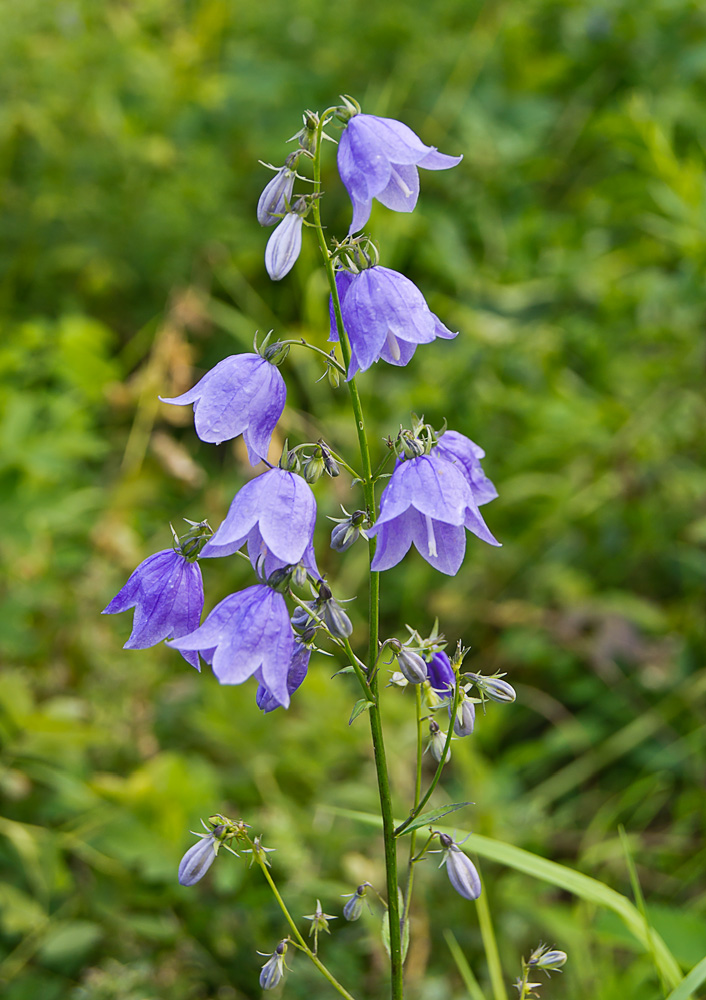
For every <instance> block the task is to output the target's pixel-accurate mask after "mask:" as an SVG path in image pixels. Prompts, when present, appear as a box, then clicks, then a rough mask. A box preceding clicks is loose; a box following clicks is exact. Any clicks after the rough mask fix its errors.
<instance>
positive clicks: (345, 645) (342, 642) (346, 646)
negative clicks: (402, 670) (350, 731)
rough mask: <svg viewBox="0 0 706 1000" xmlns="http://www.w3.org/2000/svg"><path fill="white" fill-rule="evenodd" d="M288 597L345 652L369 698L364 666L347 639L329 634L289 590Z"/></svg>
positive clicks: (318, 618) (318, 617) (303, 602)
mask: <svg viewBox="0 0 706 1000" xmlns="http://www.w3.org/2000/svg"><path fill="white" fill-rule="evenodd" d="M289 596H290V597H291V599H292V600H293V601H294V603H295V604H297V605H298V606H299V607H300V608H304V610H305V611H306V612H307V614H308V615H309V617H310V618H313V619H314V621H315V622H316V623H317V625H319V626H320V627H321V628H322V629H323V630H324V632H325V633H326V635H327V636H328V637H329V639H330V640H331V641H332V642H335V643H336V645H337V646H340V647H341V649H343V650H345V652H346V655H347V656H348V661H349V663H350V665H351V666H352V667H353V670H354V671H355V675H356V677H357V678H358V680H359V681H360V686H361V687H362V689H363V694H364V695H365V696H366V698H370V696H371V694H372V692H371V690H370V686H369V684H368V679H367V677H366V676H365V664H361V661H360V660H359V659H358V657H357V656H356V655H355V653H354V652H353V650H352V648H351V644H350V642H349V641H348V639H339V638H338V636H335V635H333V634H332V633H331V632H329V630H328V628H327V627H326V622H325V621H324V620H323V618H321V617H320V616H319V615H317V613H316V612H315V611H314V610H313V608H310V607H309V606H308V604H307V603H306V601H303V600H302V599H301V597H297V595H296V594H293V593H292V591H291V590H290V592H289Z"/></svg>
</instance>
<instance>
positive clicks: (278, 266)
mask: <svg viewBox="0 0 706 1000" xmlns="http://www.w3.org/2000/svg"><path fill="white" fill-rule="evenodd" d="M303 224H304V220H303V218H302V216H301V215H299V213H298V212H287V214H286V215H285V217H284V218H283V219H282V221H281V222H280V224H279V225H278V226H277V228H276V229H275V231H274V232H273V233H272V236H270V238H269V240H268V241H267V246H266V248H265V267H266V268H267V273H268V274H269V276H270V277H271V278H272V280H273V281H280V280H281V279H282V278H284V276H285V275H286V274H289V272H290V271H291V270H292V268H293V267H294V265H295V264H296V262H297V258H298V257H299V252H300V251H301V248H302V226H303Z"/></svg>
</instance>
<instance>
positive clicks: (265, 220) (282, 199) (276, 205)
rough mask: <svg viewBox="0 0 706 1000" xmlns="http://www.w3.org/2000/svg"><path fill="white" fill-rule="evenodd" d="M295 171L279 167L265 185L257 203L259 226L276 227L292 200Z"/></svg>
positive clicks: (286, 167)
mask: <svg viewBox="0 0 706 1000" xmlns="http://www.w3.org/2000/svg"><path fill="white" fill-rule="evenodd" d="M296 176H297V173H296V170H292V169H291V168H290V167H288V166H286V165H285V166H284V167H280V168H279V170H278V171H277V173H276V174H275V175H274V177H273V178H272V180H271V181H270V182H269V183H268V184H267V185H266V187H265V190H264V191H263V192H262V194H261V195H260V200H259V201H258V203H257V221H258V222H259V223H260V225H261V226H276V225H277V223H278V222H279V221H280V219H281V218H282V216H283V215H284V213H285V212H286V211H287V207H288V206H289V203H290V202H291V200H292V191H293V189H294V181H295V180H296Z"/></svg>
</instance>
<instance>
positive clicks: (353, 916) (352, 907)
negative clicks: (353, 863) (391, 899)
mask: <svg viewBox="0 0 706 1000" xmlns="http://www.w3.org/2000/svg"><path fill="white" fill-rule="evenodd" d="M369 885H370V883H369V882H363V883H362V884H361V885H359V886H358V888H357V889H356V890H355V892H351V893H347V896H348V902H347V903H346V904H345V906H344V907H343V917H344V919H345V920H350V921H353V920H358V919H359V917H360V915H361V913H362V912H363V900H364V899H365V895H366V893H367V891H368V886H369Z"/></svg>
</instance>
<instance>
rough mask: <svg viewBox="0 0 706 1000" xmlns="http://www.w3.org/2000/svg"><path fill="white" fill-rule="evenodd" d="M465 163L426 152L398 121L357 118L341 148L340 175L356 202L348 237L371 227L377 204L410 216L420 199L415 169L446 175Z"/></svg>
mask: <svg viewBox="0 0 706 1000" xmlns="http://www.w3.org/2000/svg"><path fill="white" fill-rule="evenodd" d="M461 160H462V157H461V156H448V155H447V154H445V153H439V152H438V150H437V149H436V148H435V147H434V146H425V145H424V143H423V142H422V140H421V139H420V138H419V136H418V135H416V133H414V132H413V131H412V129H411V128H409V127H408V126H407V125H403V124H402V122H398V121H396V120H395V119H394V118H379V117H378V116H377V115H364V114H355V113H354V114H353V115H352V116H351V117H350V119H349V121H348V124H347V126H346V128H345V129H344V131H343V135H342V136H341V138H340V140H339V143H338V172H339V174H340V175H341V180H342V181H343V184H344V186H345V188H346V190H347V191H348V194H349V195H350V199H351V201H352V202H353V221H352V222H351V227H350V230H349V232H351V233H356V232H358V230H359V229H362V228H363V226H364V225H365V223H366V222H367V221H368V219H369V218H370V209H371V207H372V201H373V198H376V199H377V200H378V201H379V202H380V203H381V204H382V205H385V207H386V208H391V209H392V211H393V212H411V211H412V209H413V208H414V206H415V205H416V204H417V198H418V197H419V173H418V171H417V167H423V168H424V169H425V170H448V169H449V168H450V167H455V166H456V164H457V163H460V162H461Z"/></svg>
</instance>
